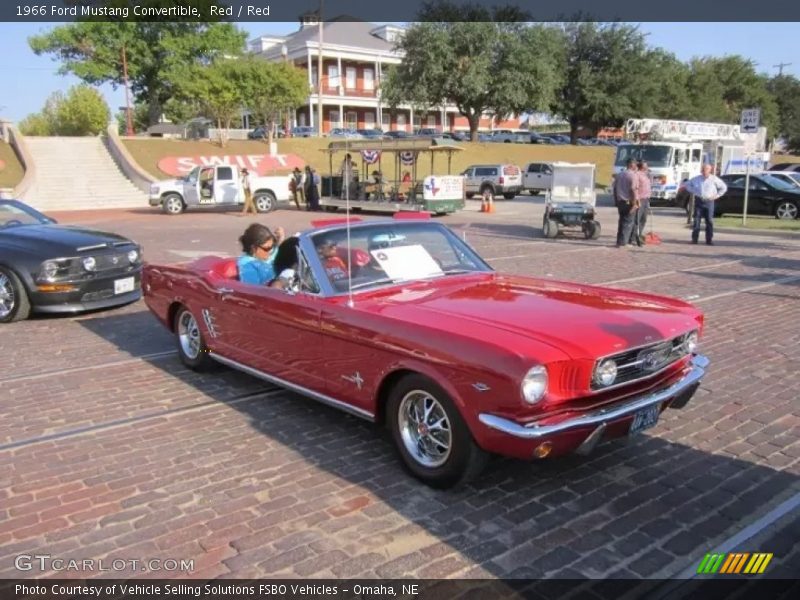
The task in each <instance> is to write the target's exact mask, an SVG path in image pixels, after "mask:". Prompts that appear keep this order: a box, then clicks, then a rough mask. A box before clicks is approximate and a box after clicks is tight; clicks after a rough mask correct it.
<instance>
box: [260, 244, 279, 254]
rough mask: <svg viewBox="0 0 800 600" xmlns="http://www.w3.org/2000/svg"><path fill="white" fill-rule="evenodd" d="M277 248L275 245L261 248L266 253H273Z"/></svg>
mask: <svg viewBox="0 0 800 600" xmlns="http://www.w3.org/2000/svg"><path fill="white" fill-rule="evenodd" d="M274 247H275V244H270V245H269V246H259V248H261V249H262V250H263V251H264V252H272V249H273V248H274Z"/></svg>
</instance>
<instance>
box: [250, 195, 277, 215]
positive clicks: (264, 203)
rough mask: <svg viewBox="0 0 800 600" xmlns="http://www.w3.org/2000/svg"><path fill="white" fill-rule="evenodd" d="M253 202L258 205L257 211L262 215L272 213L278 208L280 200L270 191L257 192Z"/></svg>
mask: <svg viewBox="0 0 800 600" xmlns="http://www.w3.org/2000/svg"><path fill="white" fill-rule="evenodd" d="M253 202H254V203H255V205H256V210H257V211H258V212H260V213H267V212H272V211H273V210H275V209H276V208H278V200H277V199H276V198H275V194H273V193H272V192H269V191H265V192H256V194H255V197H254V198H253Z"/></svg>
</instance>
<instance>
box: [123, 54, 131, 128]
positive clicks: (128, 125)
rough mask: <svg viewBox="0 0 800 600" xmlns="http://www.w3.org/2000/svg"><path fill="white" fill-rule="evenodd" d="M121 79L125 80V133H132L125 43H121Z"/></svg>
mask: <svg viewBox="0 0 800 600" xmlns="http://www.w3.org/2000/svg"><path fill="white" fill-rule="evenodd" d="M122 79H123V80H124V82H125V122H126V127H125V135H128V136H132V135H133V113H132V111H131V93H130V88H129V86H128V58H127V56H126V55H125V44H122Z"/></svg>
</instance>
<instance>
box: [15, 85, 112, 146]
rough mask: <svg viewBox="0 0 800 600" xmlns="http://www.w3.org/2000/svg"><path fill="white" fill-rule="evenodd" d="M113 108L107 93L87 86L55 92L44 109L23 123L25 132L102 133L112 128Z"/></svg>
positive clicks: (22, 126) (22, 127) (26, 133)
mask: <svg viewBox="0 0 800 600" xmlns="http://www.w3.org/2000/svg"><path fill="white" fill-rule="evenodd" d="M110 114H111V113H110V111H109V110H108V105H107V104H106V101H105V100H104V99H103V96H102V95H101V94H100V92H98V91H97V90H95V89H94V88H91V87H89V86H87V85H76V86H73V87H71V88H70V89H69V91H67V93H66V94H63V93H62V92H54V93H53V94H51V95H50V97H49V98H48V99H47V102H45V105H44V108H43V109H42V111H41V112H39V113H35V114H32V115H29V116H27V117H26V118H25V119H23V120H22V122H21V123H20V131H22V133H23V134H25V135H73V136H80V135H98V134H100V133H102V132H104V131H105V130H106V127H108V123H109V118H110Z"/></svg>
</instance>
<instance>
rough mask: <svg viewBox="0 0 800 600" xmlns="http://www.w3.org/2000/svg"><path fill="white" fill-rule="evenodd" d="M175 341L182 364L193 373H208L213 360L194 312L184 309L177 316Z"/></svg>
mask: <svg viewBox="0 0 800 600" xmlns="http://www.w3.org/2000/svg"><path fill="white" fill-rule="evenodd" d="M174 330H175V341H176V342H177V346H178V356H179V357H180V359H181V362H182V363H183V364H185V365H186V366H187V367H189V368H190V369H192V370H193V371H206V370H208V369H209V368H210V367H211V366H212V364H213V359H212V358H211V357H210V356H209V355H208V347H207V346H206V343H205V340H204V339H203V334H202V333H201V332H200V327H199V326H198V324H197V319H195V318H194V315H193V314H192V312H191V311H190V310H189V309H188V308H186V307H182V308H181V309H180V310H179V311H178V313H177V314H176V315H175V327H174Z"/></svg>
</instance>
